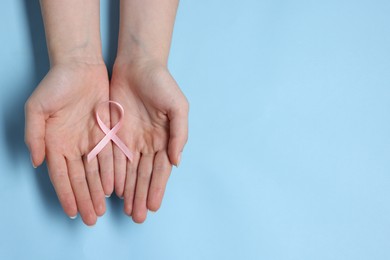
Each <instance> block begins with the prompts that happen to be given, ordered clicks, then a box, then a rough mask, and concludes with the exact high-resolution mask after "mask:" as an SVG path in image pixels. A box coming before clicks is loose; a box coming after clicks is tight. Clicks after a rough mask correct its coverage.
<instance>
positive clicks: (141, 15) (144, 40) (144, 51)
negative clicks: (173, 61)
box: [117, 0, 179, 65]
mask: <svg viewBox="0 0 390 260" xmlns="http://www.w3.org/2000/svg"><path fill="white" fill-rule="evenodd" d="M178 2H179V1H178V0H143V1H139V0H121V4H120V29H119V40H118V55H117V60H121V61H123V60H124V61H126V62H131V61H134V60H139V59H153V60H154V61H156V62H159V63H161V64H163V65H166V64H167V61H168V55H169V49H170V45H171V38H172V32H173V25H174V22H175V16H176V10H177V6H178Z"/></svg>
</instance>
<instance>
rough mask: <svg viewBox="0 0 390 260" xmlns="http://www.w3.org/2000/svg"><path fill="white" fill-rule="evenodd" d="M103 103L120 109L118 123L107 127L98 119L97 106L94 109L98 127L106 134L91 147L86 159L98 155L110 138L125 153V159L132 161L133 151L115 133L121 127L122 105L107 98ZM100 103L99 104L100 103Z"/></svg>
mask: <svg viewBox="0 0 390 260" xmlns="http://www.w3.org/2000/svg"><path fill="white" fill-rule="evenodd" d="M105 103H109V104H113V105H115V106H117V107H118V108H119V111H120V118H119V121H118V123H116V125H114V127H113V128H111V129H109V128H108V127H107V126H106V125H105V124H104V123H103V121H102V120H101V119H100V117H99V113H98V108H97V109H96V114H95V115H96V120H97V122H98V125H99V127H100V129H102V131H103V132H104V133H105V134H106V135H105V136H104V137H103V139H102V140H100V142H99V143H98V144H97V145H96V146H95V147H94V148H93V149H92V151H90V152H89V154H88V155H87V161H88V162H90V161H91V160H92V159H93V158H95V157H96V156H97V155H98V153H100V152H101V151H102V150H103V148H104V147H105V146H106V145H107V144H108V143H109V142H110V141H111V140H112V141H113V142H114V143H115V144H116V145H117V146H118V147H119V149H121V151H122V152H123V153H124V154H125V155H126V157H127V159H129V161H130V162H131V161H133V153H132V152H131V151H130V150H129V148H127V146H126V145H125V144H124V143H123V142H122V140H121V139H120V138H119V137H118V136H117V135H116V133H117V132H118V131H119V129H120V128H121V127H122V120H123V115H124V113H125V111H124V109H123V107H122V105H121V104H119V103H118V102H115V101H111V100H109V101H107V102H104V103H102V104H105ZM102 104H100V105H102Z"/></svg>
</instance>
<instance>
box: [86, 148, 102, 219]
mask: <svg viewBox="0 0 390 260" xmlns="http://www.w3.org/2000/svg"><path fill="white" fill-rule="evenodd" d="M83 161H84V169H85V174H86V176H87V183H88V187H89V193H90V195H91V198H92V203H93V207H94V208H95V212H96V215H98V216H103V214H104V212H105V211H106V201H105V199H104V191H103V186H102V182H101V180H100V175H99V165H98V161H97V158H93V159H92V161H90V162H88V161H87V158H86V156H84V159H83Z"/></svg>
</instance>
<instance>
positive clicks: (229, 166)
mask: <svg viewBox="0 0 390 260" xmlns="http://www.w3.org/2000/svg"><path fill="white" fill-rule="evenodd" d="M117 3H118V2H117V1H112V4H109V0H105V1H102V3H101V5H102V21H101V23H102V38H103V46H104V55H105V58H106V60H107V62H108V64H112V61H113V59H114V57H115V49H116V35H117V28H116V23H117V8H118V4H117ZM0 32H1V35H0V40H1V42H0V47H1V48H0V57H1V61H0V66H1V67H0V78H1V84H0V85H1V88H0V103H1V113H0V122H1V128H0V163H1V164H0V196H1V198H2V200H1V210H0V259H294V260H312V259H342V260H345V259H353V260H359V259H370V260H371V259H374V260H382V259H383V260H385V259H390V160H389V159H390V120H389V119H390V2H389V1H385V0H383V1H374V0H366V1H352V0H351V1H343V0H327V1H314V0H313V1H292V0H290V1H289V0H285V1H281V0H279V1H277V0H267V1H262V0H261V1H259V0H245V1H223V0H219V1H216V0H214V1H190V0H184V1H182V2H181V4H180V7H179V11H178V16H177V21H176V27H175V33H174V39H173V45H172V50H171V57H170V68H171V71H172V73H173V75H174V76H175V78H176V79H177V81H178V82H179V84H180V85H181V87H182V89H183V91H184V92H185V93H186V95H187V96H188V99H189V100H190V103H191V113H190V139H189V142H188V145H187V147H186V150H185V153H184V155H183V161H182V164H181V165H180V167H179V169H175V170H174V172H173V174H172V176H171V179H170V183H169V185H168V189H167V192H166V195H165V199H164V203H163V206H162V209H161V210H160V211H159V212H158V213H156V214H153V215H152V214H149V216H148V219H147V221H146V223H144V224H143V225H138V224H134V223H133V222H132V221H131V219H130V218H128V217H126V216H125V215H124V214H123V213H122V203H123V202H122V201H121V200H119V199H117V198H111V199H109V200H108V210H107V213H106V215H105V216H103V217H102V218H100V219H99V220H98V223H97V225H96V226H95V227H93V228H89V227H86V226H84V225H83V223H82V221H81V219H80V218H78V219H77V220H74V221H72V220H70V219H69V218H67V217H66V216H65V214H63V211H62V209H61V207H60V205H59V203H58V200H57V198H56V196H55V193H54V190H53V188H52V187H51V184H50V181H49V178H48V176H47V171H46V169H45V166H43V167H40V168H39V169H37V170H34V169H33V168H32V167H31V165H30V161H29V156H28V153H27V150H26V148H25V146H24V143H23V127H24V114H23V104H24V101H25V100H26V99H27V97H28V96H29V94H30V93H31V92H32V91H33V89H34V87H35V86H36V84H37V83H38V82H39V81H40V79H41V78H42V77H43V76H44V75H45V73H46V72H47V70H48V60H47V54H46V46H45V44H44V34H43V28H42V21H41V17H40V13H39V8H38V4H37V2H36V1H31V0H25V1H1V3H0Z"/></svg>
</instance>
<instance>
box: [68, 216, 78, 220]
mask: <svg viewBox="0 0 390 260" xmlns="http://www.w3.org/2000/svg"><path fill="white" fill-rule="evenodd" d="M69 218H70V219H75V218H77V215H75V216H73V217H69Z"/></svg>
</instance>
